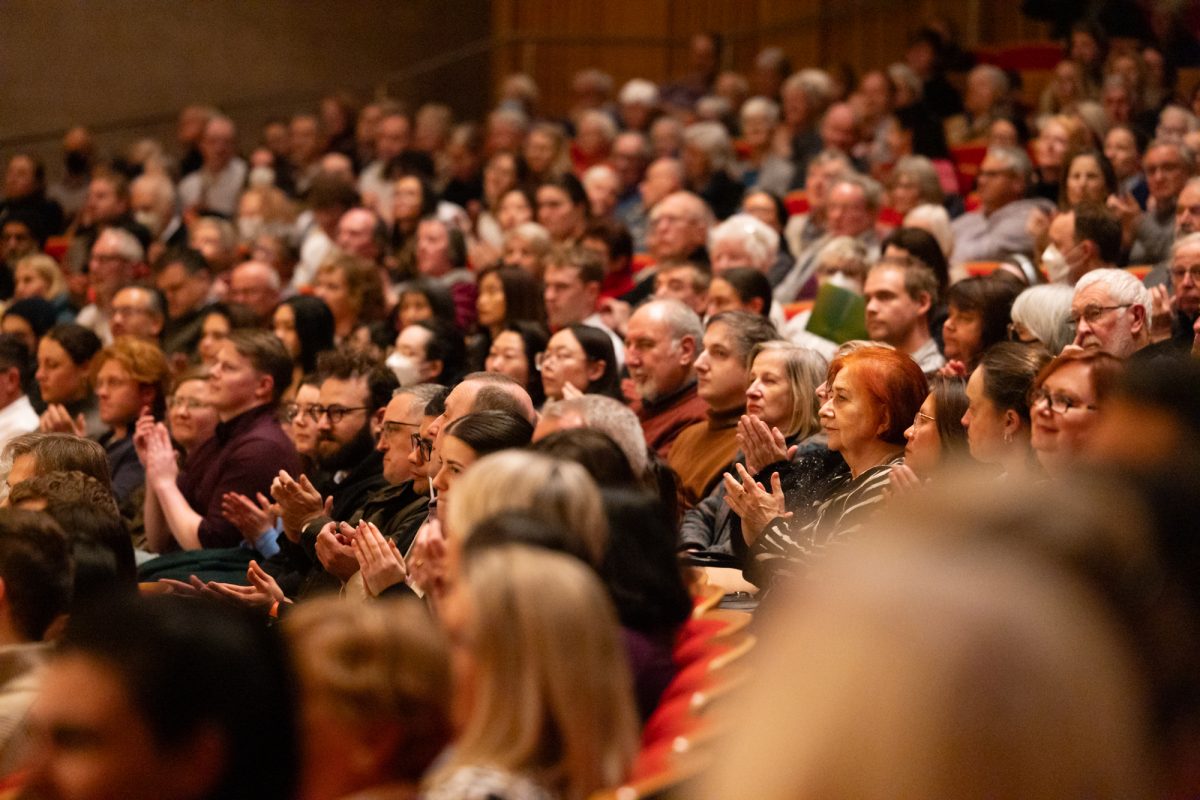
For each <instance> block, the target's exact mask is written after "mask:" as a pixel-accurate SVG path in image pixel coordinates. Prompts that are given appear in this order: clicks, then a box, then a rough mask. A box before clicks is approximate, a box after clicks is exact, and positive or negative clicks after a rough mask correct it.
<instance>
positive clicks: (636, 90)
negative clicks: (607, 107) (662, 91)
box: [617, 78, 658, 106]
mask: <svg viewBox="0 0 1200 800" xmlns="http://www.w3.org/2000/svg"><path fill="white" fill-rule="evenodd" d="M617 102H619V103H621V104H622V105H640V106H656V105H658V86H656V85H655V84H654V83H652V82H651V81H648V80H646V79H645V78H633V79H632V80H629V81H626V83H625V85H624V86H622V87H621V92H620V94H618V95H617Z"/></svg>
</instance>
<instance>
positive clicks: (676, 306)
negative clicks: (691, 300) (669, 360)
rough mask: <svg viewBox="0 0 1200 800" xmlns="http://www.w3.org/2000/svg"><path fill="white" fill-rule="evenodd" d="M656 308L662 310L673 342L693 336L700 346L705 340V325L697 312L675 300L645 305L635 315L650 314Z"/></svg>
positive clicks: (657, 300) (656, 301)
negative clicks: (701, 341) (702, 340)
mask: <svg viewBox="0 0 1200 800" xmlns="http://www.w3.org/2000/svg"><path fill="white" fill-rule="evenodd" d="M655 308H659V309H662V318H663V322H665V323H666V324H667V330H668V331H670V332H671V341H672V342H680V341H682V340H683V338H684V337H685V336H691V337H692V339H694V340H695V341H696V346H697V347H699V346H700V340H701V339H703V338H704V324H703V323H702V322H700V317H699V315H697V314H696V312H695V311H693V310H692V309H690V308H688V307H687V306H685V305H684V304H683V303H682V302H680V301H679V300H676V299H674V298H661V299H654V300H649V301H647V302H645V303H643V304H642V305H640V306H638V310H637V311H635V312H634V314H641V313H643V312H645V313H650V311H651V310H653V309H655Z"/></svg>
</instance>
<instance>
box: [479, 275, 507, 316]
mask: <svg viewBox="0 0 1200 800" xmlns="http://www.w3.org/2000/svg"><path fill="white" fill-rule="evenodd" d="M475 312H476V314H477V315H478V318H479V324H480V325H483V326H485V327H486V326H493V325H503V324H504V319H505V317H506V316H507V314H508V308H507V304H506V301H505V297H504V282H503V281H501V280H500V276H499V275H497V274H496V273H494V272H489V273H488V274H486V275H484V276H483V277H482V278H480V279H479V294H478V295H477V296H476V297H475Z"/></svg>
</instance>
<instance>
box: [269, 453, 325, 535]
mask: <svg viewBox="0 0 1200 800" xmlns="http://www.w3.org/2000/svg"><path fill="white" fill-rule="evenodd" d="M271 496H272V497H273V498H275V502H277V503H278V504H279V515H280V516H281V517H282V518H283V532H284V534H285V535H286V536H287V537H288V538H289V539H291V540H292V541H293V542H298V541H300V533H301V532H302V531H303V530H304V526H305V525H307V524H308V523H309V522H311V521H313V520H314V519H316V518H317V517H319V516H321V515H322V514H328V513H329V509H330V508H332V506H333V498H332V497H330V498H328V499H326V500H325V501H324V502H322V500H321V493H320V492H318V491H317V490H316V489H315V488H313V485H312V482H311V481H309V479H308V476H307V475H301V476H300V480H296V479H295V478H293V477H292V476H291V475H289V474H288V473H287V470H280V471H279V475H278V476H276V478H275V480H274V482H272V483H271Z"/></svg>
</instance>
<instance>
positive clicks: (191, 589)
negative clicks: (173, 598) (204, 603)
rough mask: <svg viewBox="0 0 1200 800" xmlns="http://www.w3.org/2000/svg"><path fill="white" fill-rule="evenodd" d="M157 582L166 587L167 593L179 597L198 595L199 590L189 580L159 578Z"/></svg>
mask: <svg viewBox="0 0 1200 800" xmlns="http://www.w3.org/2000/svg"><path fill="white" fill-rule="evenodd" d="M158 584H159V585H160V586H165V587H166V588H167V594H173V595H178V596H179V597H199V596H200V591H199V590H198V589H196V587H195V586H193V585H192V584H191V583H189V582H185V581H177V580H175V579H174V578H159V579H158Z"/></svg>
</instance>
